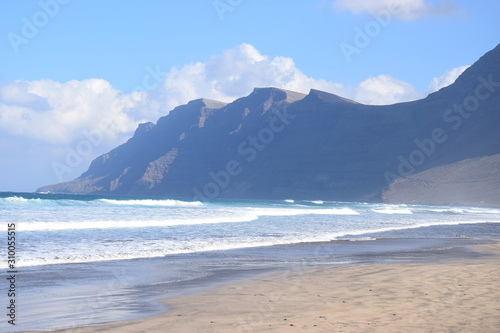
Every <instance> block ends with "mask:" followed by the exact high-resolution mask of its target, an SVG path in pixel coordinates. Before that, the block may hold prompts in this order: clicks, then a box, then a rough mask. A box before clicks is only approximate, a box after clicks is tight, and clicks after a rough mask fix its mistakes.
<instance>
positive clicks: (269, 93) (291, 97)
mask: <svg viewBox="0 0 500 333" xmlns="http://www.w3.org/2000/svg"><path fill="white" fill-rule="evenodd" d="M250 96H266V97H268V98H272V99H273V101H274V102H280V101H285V102H288V103H293V102H296V101H299V100H301V99H303V98H304V97H306V95H305V94H302V93H298V92H295V91H290V90H285V89H281V88H275V87H265V88H254V89H253V92H252V93H251V94H250Z"/></svg>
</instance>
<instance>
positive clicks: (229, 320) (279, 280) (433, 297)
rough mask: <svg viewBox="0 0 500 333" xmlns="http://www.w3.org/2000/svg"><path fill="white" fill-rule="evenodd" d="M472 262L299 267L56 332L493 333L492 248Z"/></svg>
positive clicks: (499, 309) (495, 247)
mask: <svg viewBox="0 0 500 333" xmlns="http://www.w3.org/2000/svg"><path fill="white" fill-rule="evenodd" d="M474 250H475V251H480V252H485V253H489V254H492V255H491V256H484V257H480V258H477V259H466V260H461V259H459V258H457V260H451V261H446V262H432V263H404V264H373V265H370V264H362V265H361V264H358V265H347V266H335V267H331V266H329V267H320V268H313V269H311V268H307V269H306V268H304V269H296V270H292V271H287V272H283V273H279V274H272V275H266V276H261V277H259V278H256V279H253V280H249V281H242V282H234V283H230V284H226V285H222V286H218V287H215V288H211V289H208V290H205V291H201V292H198V293H193V294H188V295H182V296H177V297H173V298H168V299H165V300H164V301H163V302H164V303H165V304H166V306H167V307H168V308H169V310H168V311H167V312H164V313H161V314H158V315H155V316H151V317H146V318H142V319H138V320H131V321H122V322H115V323H108V324H102V325H94V326H88V327H81V328H74V329H67V330H60V331H57V332H65V333H66V332H73V333H86V332H488V333H491V332H500V328H499V327H500V290H499V288H498V287H499V283H498V272H499V271H500V260H499V257H498V255H499V254H500V243H498V242H497V243H495V244H491V245H480V246H475V247H474Z"/></svg>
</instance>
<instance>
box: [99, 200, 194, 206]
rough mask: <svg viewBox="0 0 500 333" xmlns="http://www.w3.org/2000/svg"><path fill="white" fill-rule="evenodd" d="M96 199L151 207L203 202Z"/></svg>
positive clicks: (116, 203)
mask: <svg viewBox="0 0 500 333" xmlns="http://www.w3.org/2000/svg"><path fill="white" fill-rule="evenodd" d="M98 201H100V202H104V203H107V204H110V205H124V206H152V207H200V206H203V203H201V202H200V201H181V200H173V199H166V200H153V199H139V200H114V199H99V200H98Z"/></svg>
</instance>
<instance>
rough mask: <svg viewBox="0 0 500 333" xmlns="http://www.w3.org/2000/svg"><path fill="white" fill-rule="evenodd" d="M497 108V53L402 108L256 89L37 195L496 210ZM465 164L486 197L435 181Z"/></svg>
mask: <svg viewBox="0 0 500 333" xmlns="http://www.w3.org/2000/svg"><path fill="white" fill-rule="evenodd" d="M499 106H500V45H498V46H497V47H495V48H494V49H493V50H491V51H489V52H487V53H486V54H485V55H483V56H482V57H481V58H480V59H479V60H478V61H476V62H475V63H474V64H473V65H472V66H470V67H469V68H468V69H467V70H465V71H464V73H462V74H461V75H460V76H459V77H458V78H457V80H456V81H455V83H453V84H451V85H450V86H448V87H444V88H442V89H440V90H439V91H437V92H434V93H432V94H429V95H428V96H427V97H426V98H424V99H420V100H416V101H411V102H405V103H397V104H392V105H386V106H373V105H364V104H360V103H357V102H355V101H351V100H349V99H346V98H343V97H340V96H336V95H334V94H330V93H327V92H322V91H319V90H315V89H311V91H310V92H309V93H308V94H307V95H306V94H301V93H296V92H293V91H289V90H284V89H279V88H274V87H266V88H255V89H254V90H253V91H252V93H251V94H249V95H248V96H245V97H241V98H239V99H237V100H235V101H233V102H231V103H224V102H218V101H213V100H208V99H197V100H194V101H191V102H189V103H187V104H185V105H181V106H178V107H176V108H174V109H173V110H172V111H171V112H170V113H168V114H167V115H166V116H163V117H161V118H160V119H158V121H157V123H156V124H153V123H144V124H141V125H139V126H138V128H137V130H136V131H135V133H134V135H133V137H132V138H131V139H129V140H128V141H127V142H126V143H125V144H123V145H121V146H119V147H117V148H115V149H113V150H111V151H110V152H109V153H107V154H104V155H102V156H100V157H98V158H96V159H95V160H94V161H93V162H92V163H91V165H90V167H89V169H88V170H87V171H86V172H85V173H83V174H82V175H81V176H80V177H78V178H77V179H75V180H72V181H69V182H65V183H61V184H55V185H49V186H45V187H42V188H40V189H39V190H38V191H44V192H46V191H50V192H65V193H87V194H90V193H92V194H118V195H151V196H176V197H196V198H198V199H212V198H218V197H223V198H262V199H312V200H316V199H324V200H335V201H370V202H374V201H375V202H376V201H386V202H398V197H400V198H405V200H406V201H409V202H412V203H424V202H425V203H426V204H478V205H498V206H500V195H499V193H500V170H497V169H495V168H496V167H497V164H496V162H495V163H493V162H491V160H488V159H487V158H488V157H490V156H495V155H497V154H500V131H498V127H499V126H500V110H499ZM483 158H486V159H485V160H484V161H489V162H488V163H479V162H477V161H480V160H481V159H483ZM468 160H469V161H472V160H474V161H476V162H474V163H469V162H467V163H466V165H467V168H468V169H467V170H469V171H468V172H469V173H475V174H481V175H484V177H483V178H484V179H480V178H477V177H469V178H470V180H471V181H473V182H474V184H475V185H474V188H476V189H479V188H481V186H483V187H484V188H485V189H487V191H485V193H483V194H482V195H481V193H480V191H478V190H475V194H474V198H472V199H471V198H468V197H467V186H466V185H457V186H451V187H450V186H448V185H446V186H445V185H444V184H443V183H442V182H440V178H442V175H443V172H446V173H450V174H454V175H456V177H455V178H454V181H455V183H459V180H460V178H464V177H465V178H466V177H468V176H467V174H463V173H461V172H459V171H458V169H459V168H463V167H464V165H465V164H463V163H461V162H462V161H468ZM495 161H496V160H495ZM464 163H465V162H464ZM429 170H431V171H429ZM432 170H434V171H432ZM443 170H445V171H443ZM492 175H497V176H498V177H497V179H498V180H499V181H498V182H496V183H495V182H494V181H493V182H492V180H491V179H492V178H491V177H492ZM422 177H423V178H422ZM419 179H425V183H426V184H427V185H426V186H427V187H425V188H422V186H420V185H421V183H419ZM450 179H451V178H450ZM493 179H494V176H493ZM464 184H465V183H464ZM481 184H482V185H481ZM487 184H488V186H486V185H487ZM429 188H431V189H433V191H432V195H431V194H430V193H431V192H428V190H429ZM451 190H453V192H454V195H449V196H448V197H447V195H446V193H447V191H451ZM412 191H414V193H412ZM426 191H427V192H426ZM459 192H460V193H459ZM462 192H463V193H462ZM459 194H460V195H459ZM425 198H429V200H427V201H426V199H425ZM488 198H490V199H488ZM491 198H493V199H491ZM496 198H498V199H499V200H498V204H495V200H496Z"/></svg>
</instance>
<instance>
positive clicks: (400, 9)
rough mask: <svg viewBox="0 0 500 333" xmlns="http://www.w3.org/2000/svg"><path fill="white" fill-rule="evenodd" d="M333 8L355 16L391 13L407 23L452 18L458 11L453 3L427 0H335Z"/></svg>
mask: <svg viewBox="0 0 500 333" xmlns="http://www.w3.org/2000/svg"><path fill="white" fill-rule="evenodd" d="M333 8H334V9H337V10H347V11H351V12H353V13H354V14H361V13H367V14H371V15H377V14H378V15H380V14H381V13H389V14H390V15H391V17H394V18H398V19H401V20H405V21H412V20H416V19H419V18H423V17H430V16H441V17H443V16H450V15H453V14H455V13H456V12H457V10H458V6H457V5H456V4H455V3H454V2H453V1H441V2H438V3H432V2H429V1H426V0H335V1H334V2H333Z"/></svg>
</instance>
